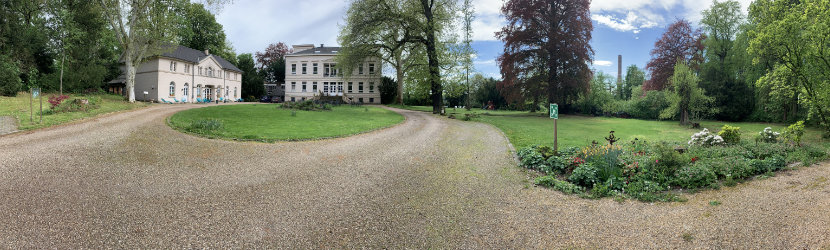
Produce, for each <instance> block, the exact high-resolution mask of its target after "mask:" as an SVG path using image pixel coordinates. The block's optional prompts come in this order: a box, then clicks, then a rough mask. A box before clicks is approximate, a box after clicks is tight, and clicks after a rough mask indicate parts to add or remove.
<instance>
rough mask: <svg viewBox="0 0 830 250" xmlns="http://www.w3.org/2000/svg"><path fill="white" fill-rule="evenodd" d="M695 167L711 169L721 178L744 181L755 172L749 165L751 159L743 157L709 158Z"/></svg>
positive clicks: (697, 163)
mask: <svg viewBox="0 0 830 250" xmlns="http://www.w3.org/2000/svg"><path fill="white" fill-rule="evenodd" d="M694 165H699V166H704V167H707V168H709V169H710V170H712V172H713V173H714V174H715V176H716V177H719V178H732V179H743V178H746V177H749V176H751V175H752V174H753V173H754V172H755V171H754V170H753V168H752V166H750V165H749V159H747V158H744V157H742V156H727V157H723V158H708V159H704V160H700V161H698V162H696V163H695V164H694Z"/></svg>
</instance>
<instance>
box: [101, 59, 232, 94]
mask: <svg viewBox="0 0 830 250" xmlns="http://www.w3.org/2000/svg"><path fill="white" fill-rule="evenodd" d="M121 70H122V71H124V70H125V68H124V66H122V68H121ZM125 79H126V78H125V77H124V75H121V76H120V77H118V78H117V79H115V80H113V81H110V89H109V90H110V92H114V93H121V94H124V86H125V82H126V81H125ZM241 94H242V70H239V68H237V67H236V66H234V65H233V64H231V63H230V62H228V61H227V60H225V59H224V58H222V57H219V56H216V55H211V54H210V51H198V50H195V49H191V48H188V47H184V46H177V47H176V49H175V50H173V51H170V52H167V53H163V54H162V55H160V56H157V57H153V58H151V59H149V60H147V61H146V62H144V63H142V64H141V65H140V66H139V67H138V68H137V69H136V74H135V98H136V100H143V101H156V102H164V101H167V102H190V103H192V102H198V101H216V100H221V101H225V100H227V101H236V100H238V99H241V98H242V96H241Z"/></svg>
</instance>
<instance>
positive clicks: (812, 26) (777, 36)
mask: <svg viewBox="0 0 830 250" xmlns="http://www.w3.org/2000/svg"><path fill="white" fill-rule="evenodd" d="M749 16H750V19H752V22H753V23H754V24H756V25H757V26H756V29H754V30H752V31H750V37H752V39H751V41H750V44H749V49H748V50H749V52H750V53H751V54H752V55H754V56H756V59H755V60H754V62H756V63H761V62H762V60H761V59H762V58H768V57H772V58H777V59H778V61H777V62H775V64H774V66H773V70H772V71H770V72H768V73H767V74H766V75H765V76H764V77H762V78H761V79H759V80H758V85H759V87H764V86H765V85H769V86H773V87H772V88H773V89H782V90H783V89H793V90H795V92H796V93H797V96H798V100H799V102H800V103H801V104H803V105H804V106H806V107H807V108H808V109H809V112H808V113H809V114H808V118H809V119H813V120H817V121H818V123H819V124H821V126H822V127H823V128H824V129H825V131H827V132H828V133H830V117H828V116H830V113H828V112H829V111H830V110H828V109H830V108H828V107H830V91H827V90H828V89H830V46H827V44H828V41H830V18H827V17H828V16H830V1H828V0H803V1H771V0H758V1H755V2H754V3H753V4H752V5H750V11H749ZM774 91H775V90H774Z"/></svg>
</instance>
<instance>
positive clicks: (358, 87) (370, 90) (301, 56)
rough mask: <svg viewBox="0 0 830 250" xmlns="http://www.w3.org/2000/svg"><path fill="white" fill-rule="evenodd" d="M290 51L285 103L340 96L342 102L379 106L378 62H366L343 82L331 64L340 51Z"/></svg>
mask: <svg viewBox="0 0 830 250" xmlns="http://www.w3.org/2000/svg"><path fill="white" fill-rule="evenodd" d="M293 47H294V53H291V54H288V55H286V56H285V101H303V100H310V99H314V98H316V97H319V96H339V97H342V99H343V101H344V102H350V103H351V102H357V103H377V104H380V88H379V86H380V78H381V69H382V66H381V62H380V60H377V59H373V58H370V59H367V60H365V61H364V62H363V63H362V64H361V65H358V66H357V68H356V69H354V72H353V74H352V76H351V77H350V78H349V79H345V78H343V74H342V73H340V72H337V68H336V64H335V62H334V56H335V55H337V52H338V50H340V48H339V47H325V46H323V45H322V44H321V45H320V47H314V45H312V44H305V45H294V46H293Z"/></svg>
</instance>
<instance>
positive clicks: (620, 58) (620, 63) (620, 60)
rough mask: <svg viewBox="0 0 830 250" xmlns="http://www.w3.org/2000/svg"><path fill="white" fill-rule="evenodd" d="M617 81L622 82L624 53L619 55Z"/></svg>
mask: <svg viewBox="0 0 830 250" xmlns="http://www.w3.org/2000/svg"><path fill="white" fill-rule="evenodd" d="M617 83H622V55H617Z"/></svg>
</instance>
